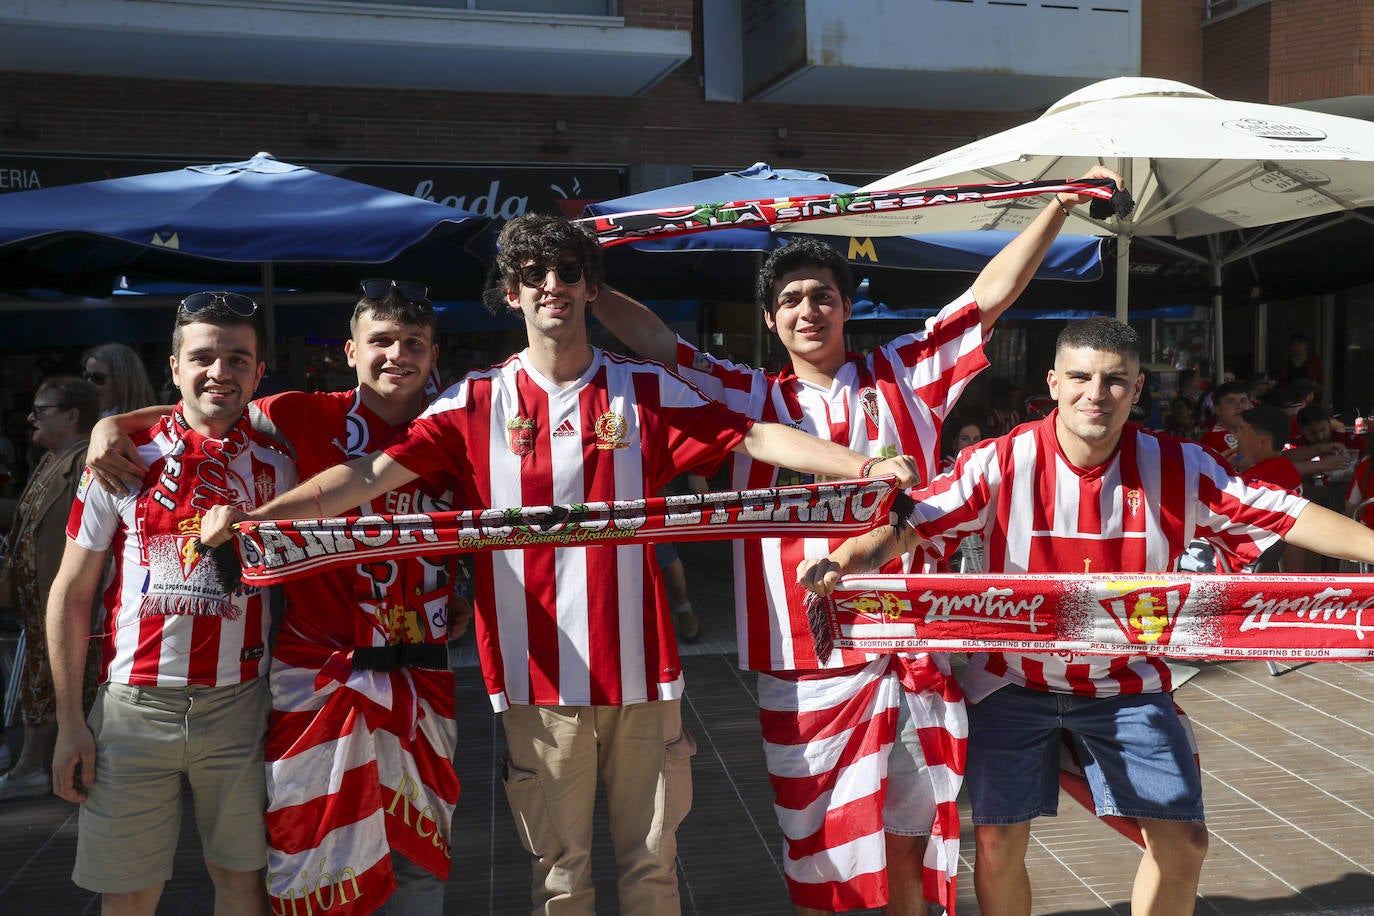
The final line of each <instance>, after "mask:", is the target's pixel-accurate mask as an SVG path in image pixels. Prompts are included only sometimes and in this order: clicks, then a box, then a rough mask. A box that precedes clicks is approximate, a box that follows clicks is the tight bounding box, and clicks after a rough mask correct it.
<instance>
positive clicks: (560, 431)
mask: <svg viewBox="0 0 1374 916" xmlns="http://www.w3.org/2000/svg"><path fill="white" fill-rule="evenodd" d="M576 435H577V430H576V429H574V428H573V424H572V420H571V419H568V420H564V421H563V422H562V423H559V424H558V428H557V429H555V430H554V431H553V437H554V438H555V439H564V438H567V437H568V436H576Z"/></svg>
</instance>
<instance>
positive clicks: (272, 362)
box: [262, 261, 277, 372]
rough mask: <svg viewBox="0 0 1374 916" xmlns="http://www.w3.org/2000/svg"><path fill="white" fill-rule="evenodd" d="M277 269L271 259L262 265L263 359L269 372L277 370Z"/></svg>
mask: <svg viewBox="0 0 1374 916" xmlns="http://www.w3.org/2000/svg"><path fill="white" fill-rule="evenodd" d="M276 288H277V271H276V268H275V267H274V266H273V264H272V262H271V261H266V262H264V263H263V265H262V326H263V329H264V330H266V332H267V352H266V353H264V354H263V361H264V362H265V363H267V369H268V371H269V372H276V371H277V299H276V295H275V291H276Z"/></svg>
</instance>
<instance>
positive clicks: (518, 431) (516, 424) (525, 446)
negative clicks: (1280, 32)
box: [506, 417, 534, 458]
mask: <svg viewBox="0 0 1374 916" xmlns="http://www.w3.org/2000/svg"><path fill="white" fill-rule="evenodd" d="M506 432H507V433H508V434H509V436H510V451H511V454H512V455H516V456H519V457H521V458H524V457H525V456H526V455H532V454H534V421H533V420H528V419H526V418H525V417H514V418H512V419H510V420H507V421H506Z"/></svg>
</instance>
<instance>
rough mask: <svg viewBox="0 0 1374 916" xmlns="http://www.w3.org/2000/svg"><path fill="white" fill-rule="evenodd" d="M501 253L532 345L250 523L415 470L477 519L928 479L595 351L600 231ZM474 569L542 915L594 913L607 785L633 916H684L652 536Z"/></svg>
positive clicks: (352, 498) (370, 489)
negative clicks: (801, 474) (806, 479)
mask: <svg viewBox="0 0 1374 916" xmlns="http://www.w3.org/2000/svg"><path fill="white" fill-rule="evenodd" d="M499 245H500V255H499V257H498V268H499V270H500V277H501V289H500V290H499V293H498V295H499V297H500V298H499V301H497V302H495V303H494V304H495V305H496V306H497V308H499V309H500V310H502V311H505V312H506V313H508V314H515V313H518V314H519V315H520V316H521V317H522V318H523V319H524V323H525V329H526V334H527V338H528V347H527V348H526V349H524V350H523V351H521V352H520V353H518V354H516V355H514V356H512V357H511V358H510V359H508V360H506V361H505V362H504V363H501V364H500V365H498V366H493V367H491V368H489V369H486V370H481V371H477V372H472V373H469V374H468V375H467V376H466V377H465V378H464V379H463V380H461V381H460V382H459V383H458V384H456V385H454V386H453V387H451V388H449V389H448V390H447V391H445V392H444V393H443V394H441V395H440V396H439V397H438V399H436V400H435V402H434V403H433V404H431V405H430V406H429V408H428V409H427V410H426V411H425V412H424V413H423V414H422V415H421V416H420V417H419V418H418V419H417V420H416V421H415V422H414V423H412V424H411V428H410V430H409V431H408V433H407V434H406V435H405V436H403V437H402V438H400V439H398V440H397V441H395V442H393V443H392V444H391V445H390V446H388V447H387V448H386V449H385V450H384V451H380V452H374V453H373V454H372V455H369V456H368V457H366V458H363V459H358V460H355V461H351V462H349V463H348V464H347V465H343V466H341V467H337V468H333V469H331V470H329V471H326V472H324V473H323V474H321V475H318V476H317V477H315V478H313V479H312V480H311V481H310V483H309V485H307V486H303V487H300V488H298V489H297V490H296V491H295V492H294V493H291V494H287V496H285V497H284V498H282V499H281V500H279V501H276V502H274V503H272V504H270V505H268V506H265V507H263V508H262V510H261V511H260V512H257V513H255V515H254V516H253V517H255V518H301V517H313V516H316V515H320V514H326V515H327V514H333V513H336V512H339V511H341V510H343V509H345V508H347V507H351V506H353V505H356V504H358V503H359V502H361V501H363V500H364V499H368V498H371V497H373V496H374V495H375V494H376V493H378V492H380V491H384V490H386V489H388V488H394V487H398V486H401V485H404V484H405V483H407V482H409V481H411V480H413V479H414V478H416V477H424V478H428V479H429V480H430V481H431V482H432V483H435V484H437V482H439V481H446V482H451V483H452V484H453V486H454V489H455V492H458V493H459V494H460V500H459V501H460V502H461V504H462V505H464V506H528V505H567V504H576V503H587V502H596V501H602V500H614V499H638V498H646V497H649V496H652V495H653V494H654V493H655V492H657V491H658V490H659V489H660V488H661V487H662V486H663V485H664V484H665V483H667V482H668V481H669V480H670V479H671V478H673V477H674V476H676V475H678V474H680V473H683V472H687V471H693V470H697V471H702V470H705V471H707V472H709V470H711V469H713V468H714V466H715V465H716V464H718V463H719V462H720V461H721V460H722V459H723V458H724V457H725V456H726V455H727V454H729V452H731V451H745V452H747V453H749V454H750V455H752V456H753V457H755V458H757V459H759V460H765V461H774V462H778V461H783V460H787V461H788V462H789V463H790V464H792V465H793V466H798V467H802V468H804V469H806V470H808V471H812V472H815V473H818V474H826V475H829V476H832V477H840V478H849V477H859V476H864V475H863V472H864V471H866V470H867V471H870V472H871V473H872V475H873V476H878V475H882V474H885V473H891V474H896V475H897V476H898V478H899V480H903V481H905V480H910V479H913V478H912V475H911V473H910V470H911V464H910V460H909V459H907V458H905V457H903V456H894V457H893V458H890V459H887V460H883V461H878V460H876V459H875V460H872V461H867V460H865V459H864V458H863V457H862V456H860V455H858V454H857V453H855V452H852V451H850V450H849V449H847V448H844V447H843V446H840V445H837V444H835V443H833V442H823V441H821V440H819V439H816V438H814V437H811V436H808V435H805V434H803V433H799V432H797V431H796V430H792V429H788V428H787V427H785V426H782V425H779V424H772V423H754V422H752V421H750V420H747V419H745V418H744V417H742V416H741V415H739V414H737V413H734V412H733V411H730V410H728V409H727V408H725V407H724V406H722V405H720V404H716V403H714V402H711V401H708V400H707V399H705V398H704V397H702V395H701V394H700V392H698V391H697V390H696V389H694V388H692V387H691V386H690V385H687V384H686V383H685V382H683V381H682V379H681V378H679V377H677V376H675V375H673V374H672V373H670V372H668V371H667V370H666V369H664V368H663V367H662V366H661V365H658V364H656V363H647V362H641V361H639V360H629V359H625V358H623V357H618V356H614V355H612V354H609V353H606V352H604V351H602V350H600V349H598V348H595V347H593V346H592V345H591V342H590V340H589V338H588V329H587V318H588V312H589V310H590V306H591V303H592V301H593V300H594V299H595V298H596V296H597V293H598V292H599V290H600V286H601V280H602V268H601V252H600V249H599V248H598V246H597V244H596V240H595V238H594V237H592V236H591V235H590V234H589V233H587V232H586V231H585V230H582V229H579V228H577V227H574V226H573V225H571V224H570V223H569V222H568V221H567V220H563V219H559V218H556V217H551V216H543V215H526V216H523V217H520V218H518V219H515V220H512V221H511V222H509V223H507V224H506V226H505V227H504V228H503V229H502V231H501V235H500V238H499ZM493 298H495V297H493ZM241 517H243V516H242V513H237V512H234V511H232V510H227V509H223V508H221V509H220V510H216V511H215V512H213V513H212V514H211V515H210V516H208V517H207V518H206V520H205V525H204V529H203V530H204V536H205V538H206V541H207V542H208V543H217V542H219V541H221V540H227V539H228V538H229V537H230V535H231V529H230V525H231V523H232V522H234V521H237V520H238V519H239V518H241ZM646 548H649V549H646ZM475 562H476V567H477V568H476V575H475V582H476V586H477V589H476V594H475V600H474V604H475V606H476V620H477V643H478V647H479V651H480V653H481V656H482V670H483V675H484V677H485V679H486V684H487V690H488V693H489V694H490V698H491V702H492V705H493V707H494V708H495V709H496V710H497V711H499V712H501V714H502V723H503V725H504V728H505V733H506V743H507V747H508V759H507V761H506V764H505V783H506V793H507V798H508V799H509V801H510V804H511V807H512V810H513V811H514V813H515V819H516V825H517V829H518V831H519V832H520V835H521V840H522V842H523V843H524V844H525V846H526V849H527V850H528V851H529V852H530V855H531V866H532V869H533V882H532V894H531V896H532V900H533V903H534V912H537V913H576V914H587V916H591V914H593V913H594V912H595V902H594V899H593V891H592V881H591V843H592V809H593V802H594V799H595V797H596V785H597V780H598V777H600V779H601V781H602V782H603V783H604V784H605V786H606V795H607V801H608V806H609V810H610V830H611V839H612V843H613V845H614V846H615V849H616V858H617V861H618V862H619V864H620V884H619V892H620V893H619V897H620V912H621V913H624V914H626V916H636V914H637V916H675V914H677V913H678V912H679V911H680V902H679V899H678V889H677V872H676V864H675V854H676V848H677V843H676V835H677V827H678V824H679V823H680V822H681V820H682V818H683V817H684V816H685V815H686V814H687V810H688V808H689V807H690V805H691V764H690V757H691V755H692V753H693V751H694V749H695V744H694V742H693V739H692V737H691V735H690V734H688V733H687V731H686V730H685V729H684V728H683V724H682V713H681V705H680V704H681V699H680V698H681V695H682V691H683V678H682V669H681V665H680V663H679V661H678V656H677V645H676V641H675V640H674V637H673V624H672V615H671V612H670V610H669V607H668V603H667V599H666V596H665V594H664V590H663V586H662V583H661V581H660V574H659V571H658V566H657V564H656V563H655V562H654V560H653V557H652V550H651V545H646V544H645V543H644V542H634V543H622V544H619V545H615V544H609V545H601V546H589V547H582V546H569V547H561V548H554V547H546V546H539V547H532V548H528V549H525V550H490V551H482V552H479V553H477V554H476V555H475Z"/></svg>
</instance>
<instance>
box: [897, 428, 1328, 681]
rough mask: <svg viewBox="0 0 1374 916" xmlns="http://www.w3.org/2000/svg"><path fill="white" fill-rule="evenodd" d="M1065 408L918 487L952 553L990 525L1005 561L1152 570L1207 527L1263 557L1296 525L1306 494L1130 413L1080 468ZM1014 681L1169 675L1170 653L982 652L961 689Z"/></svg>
mask: <svg viewBox="0 0 1374 916" xmlns="http://www.w3.org/2000/svg"><path fill="white" fill-rule="evenodd" d="M1057 416H1058V411H1055V412H1054V413H1051V414H1050V416H1048V417H1046V418H1045V419H1044V420H1040V421H1038V422H1035V423H1027V424H1023V425H1021V426H1018V427H1017V428H1016V429H1015V430H1013V431H1012V432H1011V433H1010V434H1008V435H1006V436H1002V437H1001V438H998V439H993V440H988V441H985V442H982V443H980V444H978V445H976V446H973V447H972V448H969V449H966V450H965V451H964V452H963V453H962V454H961V455H960V456H959V460H958V461H957V462H956V464H955V466H954V469H953V470H952V471H950V472H949V473H948V474H945V475H942V476H940V477H937V478H936V479H935V480H933V481H931V483H930V485H929V486H927V487H923V488H920V489H917V490H914V491H912V494H911V495H912V496H913V498H914V499H915V500H916V503H917V517H916V520H915V522H914V525H913V527H915V529H916V531H917V533H919V534H920V535H921V536H922V537H924V538H927V539H928V540H930V541H931V544H932V548H933V549H934V550H935V551H937V552H939V553H941V554H944V553H945V552H947V551H949V550H950V549H952V548H953V546H954V545H956V544H957V543H958V542H959V539H960V538H962V537H963V536H964V535H965V534H970V533H978V534H981V535H982V536H983V543H984V545H985V548H984V568H985V569H986V571H988V572H990V573H998V572H1012V573H1019V572H1027V573H1046V572H1074V573H1080V572H1090V573H1091V572H1152V571H1161V572H1162V571H1164V570H1168V569H1172V568H1173V562H1174V561H1175V560H1176V559H1177V558H1178V555H1179V554H1180V553H1182V552H1183V550H1184V548H1185V547H1187V546H1188V543H1189V542H1190V541H1192V540H1193V539H1194V538H1204V539H1206V540H1208V541H1210V542H1211V543H1212V544H1214V545H1215V546H1216V547H1217V548H1218V549H1221V550H1225V551H1227V552H1228V553H1229V554H1231V555H1233V556H1234V557H1236V558H1237V560H1238V561H1237V562H1236V563H1234V564H1233V565H1234V567H1239V566H1241V565H1244V564H1246V563H1250V562H1253V561H1254V560H1255V558H1256V557H1258V556H1259V555H1260V553H1262V552H1263V550H1264V549H1265V548H1266V547H1268V546H1269V545H1270V544H1271V543H1273V542H1274V541H1275V540H1276V539H1277V538H1279V537H1282V536H1283V535H1284V534H1286V533H1287V532H1288V529H1289V528H1291V527H1292V525H1293V522H1294V521H1295V520H1296V519H1297V516H1298V514H1299V513H1300V512H1301V511H1302V510H1303V509H1304V508H1305V507H1306V506H1307V501H1306V500H1304V499H1302V498H1300V497H1297V496H1294V495H1292V494H1290V493H1287V492H1285V491H1283V490H1280V489H1276V488H1273V487H1268V486H1263V485H1260V486H1250V485H1248V484H1246V483H1244V482H1243V481H1241V480H1240V479H1239V478H1236V477H1232V476H1230V475H1229V474H1228V473H1227V471H1226V469H1225V468H1224V467H1223V466H1222V465H1221V464H1220V463H1218V461H1217V459H1216V457H1215V456H1214V455H1213V453H1212V452H1210V451H1209V450H1207V449H1205V448H1203V447H1202V446H1201V445H1199V444H1198V443H1195V442H1190V441H1188V440H1185V439H1177V438H1174V437H1173V436H1166V435H1162V434H1155V433H1150V432H1146V431H1145V430H1142V429H1141V428H1140V427H1138V426H1136V425H1135V424H1129V423H1128V424H1127V425H1126V427H1125V430H1124V431H1123V432H1122V434H1121V445H1120V447H1119V448H1118V449H1117V451H1116V453H1115V454H1114V455H1113V456H1112V457H1111V459H1109V460H1108V461H1106V462H1105V463H1103V464H1100V465H1098V466H1097V467H1093V468H1079V467H1076V466H1074V465H1073V464H1071V463H1070V462H1069V460H1068V459H1067V458H1065V457H1064V453H1063V451H1062V450H1061V449H1060V447H1059V441H1058V439H1057V438H1056V436H1055V421H1056V418H1057ZM1007 683H1014V684H1021V685H1024V686H1026V687H1030V688H1032V689H1036V690H1048V691H1053V692H1057V693H1075V694H1079V695H1081V696H1114V695H1117V694H1124V693H1154V692H1158V691H1167V690H1169V689H1170V682H1169V671H1168V668H1167V667H1166V666H1165V665H1164V662H1163V660H1162V659H1159V658H1155V657H1150V656H1146V655H1143V654H1136V655H1126V656H1112V657H1108V656H1089V655H1071V654H1068V655H1065V654H1053V655H1052V654H1034V653H1027V654H1011V653H1008V654H1002V653H996V652H994V653H977V654H975V655H973V656H970V658H969V667H968V671H967V673H966V674H965V675H964V692H965V694H966V696H967V698H968V699H969V700H970V701H971V702H977V701H978V700H980V699H982V698H983V697H985V696H987V695H988V694H989V693H991V692H992V691H994V690H996V689H997V688H998V687H1001V686H1003V685H1005V684H1007Z"/></svg>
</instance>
